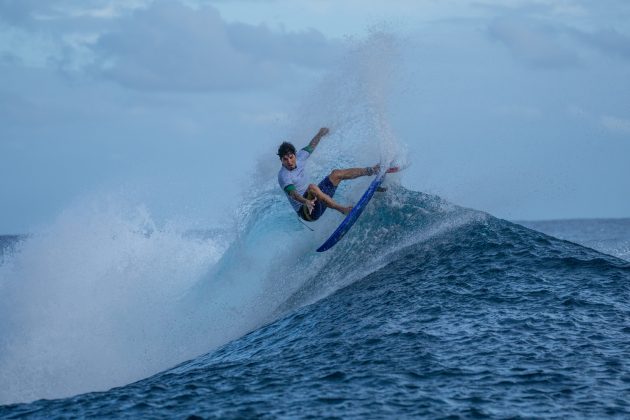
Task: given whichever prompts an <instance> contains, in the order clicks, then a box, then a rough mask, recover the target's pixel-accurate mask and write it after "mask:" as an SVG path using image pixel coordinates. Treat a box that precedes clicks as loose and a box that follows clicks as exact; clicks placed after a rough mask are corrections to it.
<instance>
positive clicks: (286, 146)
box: [278, 141, 295, 159]
mask: <svg viewBox="0 0 630 420" xmlns="http://www.w3.org/2000/svg"><path fill="white" fill-rule="evenodd" d="M289 153H293V154H295V146H293V145H292V144H291V143H289V142H287V141H285V142H283V143H282V144H281V145H280V147H278V156H280V159H282V157H283V156H284V155H287V154H289Z"/></svg>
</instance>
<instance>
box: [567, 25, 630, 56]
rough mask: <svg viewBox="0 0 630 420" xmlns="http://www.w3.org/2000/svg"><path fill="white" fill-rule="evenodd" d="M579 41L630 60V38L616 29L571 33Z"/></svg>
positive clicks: (573, 30) (575, 31)
mask: <svg viewBox="0 0 630 420" xmlns="http://www.w3.org/2000/svg"><path fill="white" fill-rule="evenodd" d="M569 32H570V33H571V34H572V35H573V36H574V37H575V38H576V39H577V40H579V41H581V42H583V43H584V44H585V45H587V46H589V47H591V48H594V49H596V50H598V51H600V52H603V53H605V54H608V55H613V56H617V57H621V58H624V59H630V37H629V36H626V35H623V34H621V33H619V32H618V31H616V30H614V29H606V30H600V31H597V32H592V33H589V32H584V31H580V30H577V29H572V30H570V31H569Z"/></svg>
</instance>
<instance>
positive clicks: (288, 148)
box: [278, 141, 296, 171]
mask: <svg viewBox="0 0 630 420" xmlns="http://www.w3.org/2000/svg"><path fill="white" fill-rule="evenodd" d="M278 156H279V157H280V161H282V166H284V167H285V168H287V169H288V170H290V171H292V170H293V169H295V165H296V162H295V146H293V145H292V144H291V143H289V142H286V141H285V142H284V143H282V144H281V145H280V147H278Z"/></svg>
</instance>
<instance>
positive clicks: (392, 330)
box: [0, 185, 630, 418]
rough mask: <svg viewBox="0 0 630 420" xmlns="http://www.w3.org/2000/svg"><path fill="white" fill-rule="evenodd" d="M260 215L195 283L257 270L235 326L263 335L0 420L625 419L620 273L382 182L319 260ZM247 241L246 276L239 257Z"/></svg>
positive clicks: (586, 254)
mask: <svg viewBox="0 0 630 420" xmlns="http://www.w3.org/2000/svg"><path fill="white" fill-rule="evenodd" d="M276 198H277V201H278V203H280V202H281V199H283V197H281V196H278V197H276ZM269 205H271V206H275V205H277V203H275V202H272V203H270V204H269ZM282 205H286V203H283V204H282ZM276 213H277V212H276ZM274 214H275V213H274V212H263V213H262V214H260V215H258V216H257V217H253V218H251V219H248V220H250V221H251V223H250V224H249V225H247V226H244V227H243V232H244V233H243V232H242V233H241V235H242V238H246V240H244V241H240V240H238V239H237V240H235V242H234V243H233V245H232V246H231V247H230V248H229V249H228V250H226V251H225V253H224V254H223V256H222V258H221V260H220V261H219V262H218V263H217V264H216V265H215V266H213V270H212V274H211V275H210V276H211V277H212V278H215V279H218V278H220V279H222V281H225V282H227V283H226V284H233V282H236V281H237V279H239V278H241V276H242V275H243V274H247V273H248V272H249V271H250V270H252V269H254V268H255V269H256V270H259V273H258V276H259V277H260V276H262V277H264V278H266V279H267V280H269V282H268V283H259V284H257V285H258V287H256V292H255V293H254V294H253V295H252V296H254V295H256V296H258V297H257V298H256V299H253V298H252V299H251V300H250V301H249V303H251V304H252V306H251V308H250V309H248V310H247V311H246V312H248V313H249V312H257V313H258V314H259V315H260V314H263V315H266V316H267V317H268V318H267V319H268V321H269V323H268V324H267V325H265V326H262V327H260V328H256V329H255V330H254V331H253V332H251V333H249V334H247V335H245V336H242V337H241V338H238V339H236V340H233V341H231V342H229V343H228V344H226V345H224V346H222V347H219V348H218V349H216V350H214V351H211V352H210V353H207V354H205V355H203V356H200V357H196V358H193V359H192V360H190V361H188V362H185V363H183V364H180V365H179V366H177V367H175V368H173V369H169V370H166V371H164V372H162V373H158V374H156V375H154V376H152V377H149V378H147V379H144V380H141V381H139V382H136V383H133V384H131V385H127V386H123V387H119V388H114V389H111V390H109V391H106V392H94V393H89V394H83V395H79V396H76V397H72V398H66V399H58V400H51V401H49V400H40V401H36V402H34V403H30V404H12V405H5V406H2V407H0V416H19V415H28V414H30V415H32V416H34V417H56V416H62V415H63V416H81V417H83V416H104V417H119V416H127V417H135V416H162V417H174V416H177V417H181V416H185V415H198V416H202V417H228V418H230V417H254V416H259V415H271V416H282V417H285V416H286V417H297V416H304V415H312V416H316V417H320V416H341V417H364V416H369V417H390V416H397V417H398V416H427V417H444V416H449V415H454V416H464V417H468V416H471V417H472V416H484V417H485V416H490V417H501V418H503V417H517V416H519V417H520V416H522V417H543V416H544V417H574V416H587V417H603V416H618V417H625V416H628V415H630V403H629V402H628V399H627V395H628V390H629V389H630V382H629V381H630V377H629V376H628V375H629V372H630V365H629V364H628V360H630V346H629V345H628V343H629V342H630V323H629V320H630V306H629V304H628V302H630V263H628V262H627V261H624V260H620V259H617V258H615V257H612V256H608V255H605V254H601V253H599V252H597V251H594V250H592V249H588V248H585V247H582V246H579V245H576V244H573V243H571V242H566V241H562V240H558V239H555V238H553V237H550V236H546V235H544V234H542V233H539V232H535V231H532V230H529V229H527V228H525V227H522V226H520V225H517V224H513V223H510V222H507V221H503V220H499V219H496V218H493V217H491V216H489V215H487V214H484V213H480V212H476V211H473V210H468V209H463V208H460V207H457V206H453V205H450V204H448V203H446V202H444V201H443V200H441V199H439V198H438V197H435V196H430V195H426V194H422V193H417V192H413V191H409V190H406V189H404V188H403V187H401V186H398V185H390V192H388V193H387V194H385V195H384V196H377V197H375V198H374V199H373V201H372V203H370V206H369V207H368V209H367V210H366V212H365V213H364V214H363V215H362V217H361V219H360V220H359V221H358V222H357V224H356V225H355V227H354V228H353V229H352V231H351V232H350V233H349V234H348V235H347V236H346V238H344V240H343V241H342V242H340V243H339V244H338V246H336V247H335V248H333V249H332V250H331V251H329V252H327V253H325V254H323V255H320V254H316V253H314V252H304V248H309V249H314V247H313V246H314V245H318V244H319V242H320V239H321V238H320V237H319V236H321V237H325V232H323V231H322V232H319V231H318V232H315V233H313V234H310V233H309V232H307V231H304V233H302V234H301V235H299V236H300V238H301V239H300V240H301V241H302V242H299V241H298V242H295V241H293V242H287V243H283V242H282V241H281V240H279V239H278V235H281V231H279V230H278V226H286V230H287V231H288V232H290V233H291V234H293V235H294V236H295V232H293V229H298V228H299V225H298V224H297V221H296V222H295V223H296V225H295V226H293V225H288V226H287V224H286V222H285V223H284V224H280V225H278V224H276V225H274V224H273V221H272V220H270V219H271V218H274V217H278V216H277V215H275V216H274ZM331 223H332V222H331ZM273 226H275V228H274V227H273ZM296 226H297V227H296ZM324 230H325V229H324ZM268 235H273V236H274V237H275V238H276V240H275V241H269V239H270V236H268ZM287 235H288V234H287ZM280 239H282V238H280ZM261 243H262V244H267V247H266V249H267V250H266V251H265V254H267V255H262V256H259V258H261V259H266V258H271V261H273V264H270V265H267V266H264V267H266V269H265V270H262V272H261V271H260V267H261V266H259V265H257V262H256V261H253V260H247V259H246V258H245V256H247V255H249V254H248V253H247V249H248V247H260V246H261ZM280 256H284V259H279V258H280ZM236 261H238V264H236ZM266 261H267V260H266ZM237 267H238V269H237ZM287 267H288V268H287ZM252 278H253V277H252ZM230 279H231V280H230ZM250 279H251V278H250ZM296 279H300V281H297V280H296ZM230 282H232V283H230ZM208 290H210V289H206V288H205V287H202V288H198V287H196V288H195V293H194V294H190V295H189V296H187V297H186V298H184V299H183V300H182V301H183V302H187V304H188V305H189V306H190V307H193V308H194V307H196V306H195V304H194V300H195V299H199V298H198V296H204V292H207V291H208ZM214 290H215V292H216V289H214ZM192 296H197V297H196V298H193V297H192ZM243 296H244V292H242V296H241V298H243ZM272 297H273V298H272ZM206 299H207V297H206ZM245 300H247V299H245ZM261 308H266V310H262V309H261ZM231 315H232V316H233V317H236V318H238V317H239V316H244V317H247V316H248V315H247V314H244V313H242V312H241V313H239V312H231ZM191 316H193V315H191Z"/></svg>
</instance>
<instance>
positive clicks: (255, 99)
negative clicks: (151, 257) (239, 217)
mask: <svg viewBox="0 0 630 420" xmlns="http://www.w3.org/2000/svg"><path fill="white" fill-rule="evenodd" d="M375 32H379V33H383V32H384V33H386V34H388V35H387V37H389V38H388V39H390V40H393V41H392V45H394V46H393V47H392V49H395V54H393V53H392V54H390V51H376V53H375V54H374V56H375V57H380V61H379V60H376V61H375V62H374V63H373V66H374V67H375V68H377V69H378V68H380V67H383V68H386V67H387V65H392V61H394V63H393V64H394V67H395V68H396V83H394V84H393V85H387V86H388V89H389V92H388V93H389V95H388V98H387V101H385V102H386V105H387V110H386V114H387V116H388V122H389V124H390V126H391V129H392V131H393V133H395V135H396V137H397V138H398V139H399V141H400V142H401V143H402V144H405V145H406V146H407V150H408V152H409V159H410V160H411V163H412V166H411V167H410V168H409V169H408V170H407V171H406V172H405V173H404V176H403V184H404V185H405V186H407V187H408V188H412V189H415V190H420V191H426V192H430V193H436V194H439V195H441V196H442V197H444V198H446V199H448V200H451V201H453V202H454V203H456V204H460V205H465V206H468V207H473V208H477V209H480V210H484V211H488V212H490V213H492V214H494V215H496V216H499V217H503V218H508V219H549V218H575V217H630V163H629V162H630V2H628V1H625V0H603V1H597V2H595V1H582V0H557V1H549V0H548V1H531V0H528V1H516V0H510V1H508V0H501V1H498V0H497V1H494V0H474V1H465V0H452V1H432V0H397V1H388V2H385V1H370V0H342V1H332V0H331V1H328V0H290V1H289V0H275V1H274V0H269V1H245V0H243V1H237V0H234V1H232V0H224V1H219V0H217V1H201V0H198V1H194V0H186V1H184V0H181V1H177V0H172V1H149V0H135V1H128V0H125V1H123V0H110V1H107V0H99V1H97V0H83V1H70V0H47V1H41V0H0V76H1V77H0V200H1V203H0V204H1V206H0V233H24V232H31V231H34V230H37V229H38V228H40V227H41V226H43V225H46V224H47V223H50V222H51V220H53V219H54V218H55V216H56V215H57V214H58V213H59V212H60V211H62V210H63V209H64V208H66V207H67V206H70V205H71V204H72V203H73V202H75V201H76V200H81V199H82V197H86V196H94V195H97V196H99V195H107V194H109V193H112V192H114V193H121V192H122V194H123V195H125V194H126V195H129V196H132V197H134V200H138V201H140V202H143V203H144V204H145V205H146V206H147V208H148V209H149V210H150V211H152V212H154V213H155V214H156V217H158V218H162V219H168V218H170V217H177V218H181V217H184V218H191V219H195V220H199V221H200V222H201V223H202V224H206V225H208V226H211V225H216V224H217V223H218V220H219V219H220V218H221V217H223V216H225V215H226V214H229V213H230V211H232V209H233V206H235V205H236V203H237V202H238V200H239V199H240V197H241V196H242V195H244V194H246V193H247V192H246V191H243V189H244V188H245V185H247V179H248V178H249V177H251V176H253V174H254V169H253V168H254V167H256V166H257V165H259V166H260V164H261V162H262V163H263V166H265V165H267V166H268V167H269V168H271V169H269V170H268V171H266V172H263V173H264V174H267V175H268V176H269V178H270V179H272V178H274V177H275V173H274V170H275V169H274V168H275V167H276V165H279V163H278V160H277V157H276V156H275V150H276V147H277V144H278V142H279V141H280V140H282V139H283V138H281V137H285V136H287V135H289V134H291V133H295V132H296V131H295V130H292V127H296V126H300V125H301V124H302V121H295V120H296V119H301V118H296V116H302V117H304V122H303V124H302V125H303V126H304V131H303V132H301V133H300V136H298V137H299V138H291V139H290V140H293V141H295V143H296V144H297V145H300V144H301V143H302V142H303V143H306V142H307V141H308V140H309V137H310V135H312V134H314V131H313V130H316V129H317V128H318V127H319V126H326V125H333V126H334V122H333V121H316V120H313V118H310V119H308V118H306V114H304V113H302V114H300V112H296V110H297V109H300V107H302V108H303V107H304V106H305V105H304V104H305V103H308V101H309V99H310V98H311V96H312V95H314V94H315V93H316V92H317V90H318V89H326V86H328V87H329V88H330V86H331V85H326V83H325V82H323V81H325V80H327V78H331V77H333V78H334V77H335V75H337V73H339V72H340V71H341V70H340V69H343V71H345V72H347V73H346V75H345V76H344V77H346V79H343V78H341V79H337V82H336V84H335V85H333V86H334V87H335V88H342V87H343V84H344V80H345V81H346V82H347V84H348V85H351V84H352V83H353V81H352V80H351V79H352V77H353V76H352V63H350V64H348V60H349V59H348V56H349V55H351V54H350V52H351V51H353V48H355V47H356V46H357V45H360V46H361V48H363V49H364V50H365V49H367V50H368V51H369V50H370V49H375V50H378V49H379V48H383V44H382V43H381V42H380V41H373V39H374V37H375V35H374V33H375ZM376 38H378V36H377V37H376ZM371 42H374V44H373V48H372V44H371ZM392 57H393V58H392ZM362 64H363V68H362V71H365V64H366V63H365V62H364V63H362ZM344 66H345V67H344ZM348 66H350V68H349V67H348ZM363 88H364V89H368V90H369V89H372V88H373V86H372V87H365V86H363ZM320 105H322V104H320ZM330 105H331V106H333V105H334V104H330ZM335 112H337V113H343V108H342V107H341V106H338V108H336V109H335ZM308 115H311V114H308ZM313 115H315V114H313ZM339 118H340V119H343V118H342V116H340V117H339ZM307 120H308V121H307ZM307 133H308V134H307ZM302 137H304V138H302ZM328 140H329V141H343V139H342V138H341V137H340V136H338V138H335V136H334V132H333V134H332V135H331V138H330V139H328ZM328 140H327V141H328ZM325 145H326V143H325V142H324V143H322V145H321V146H320V148H325Z"/></svg>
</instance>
